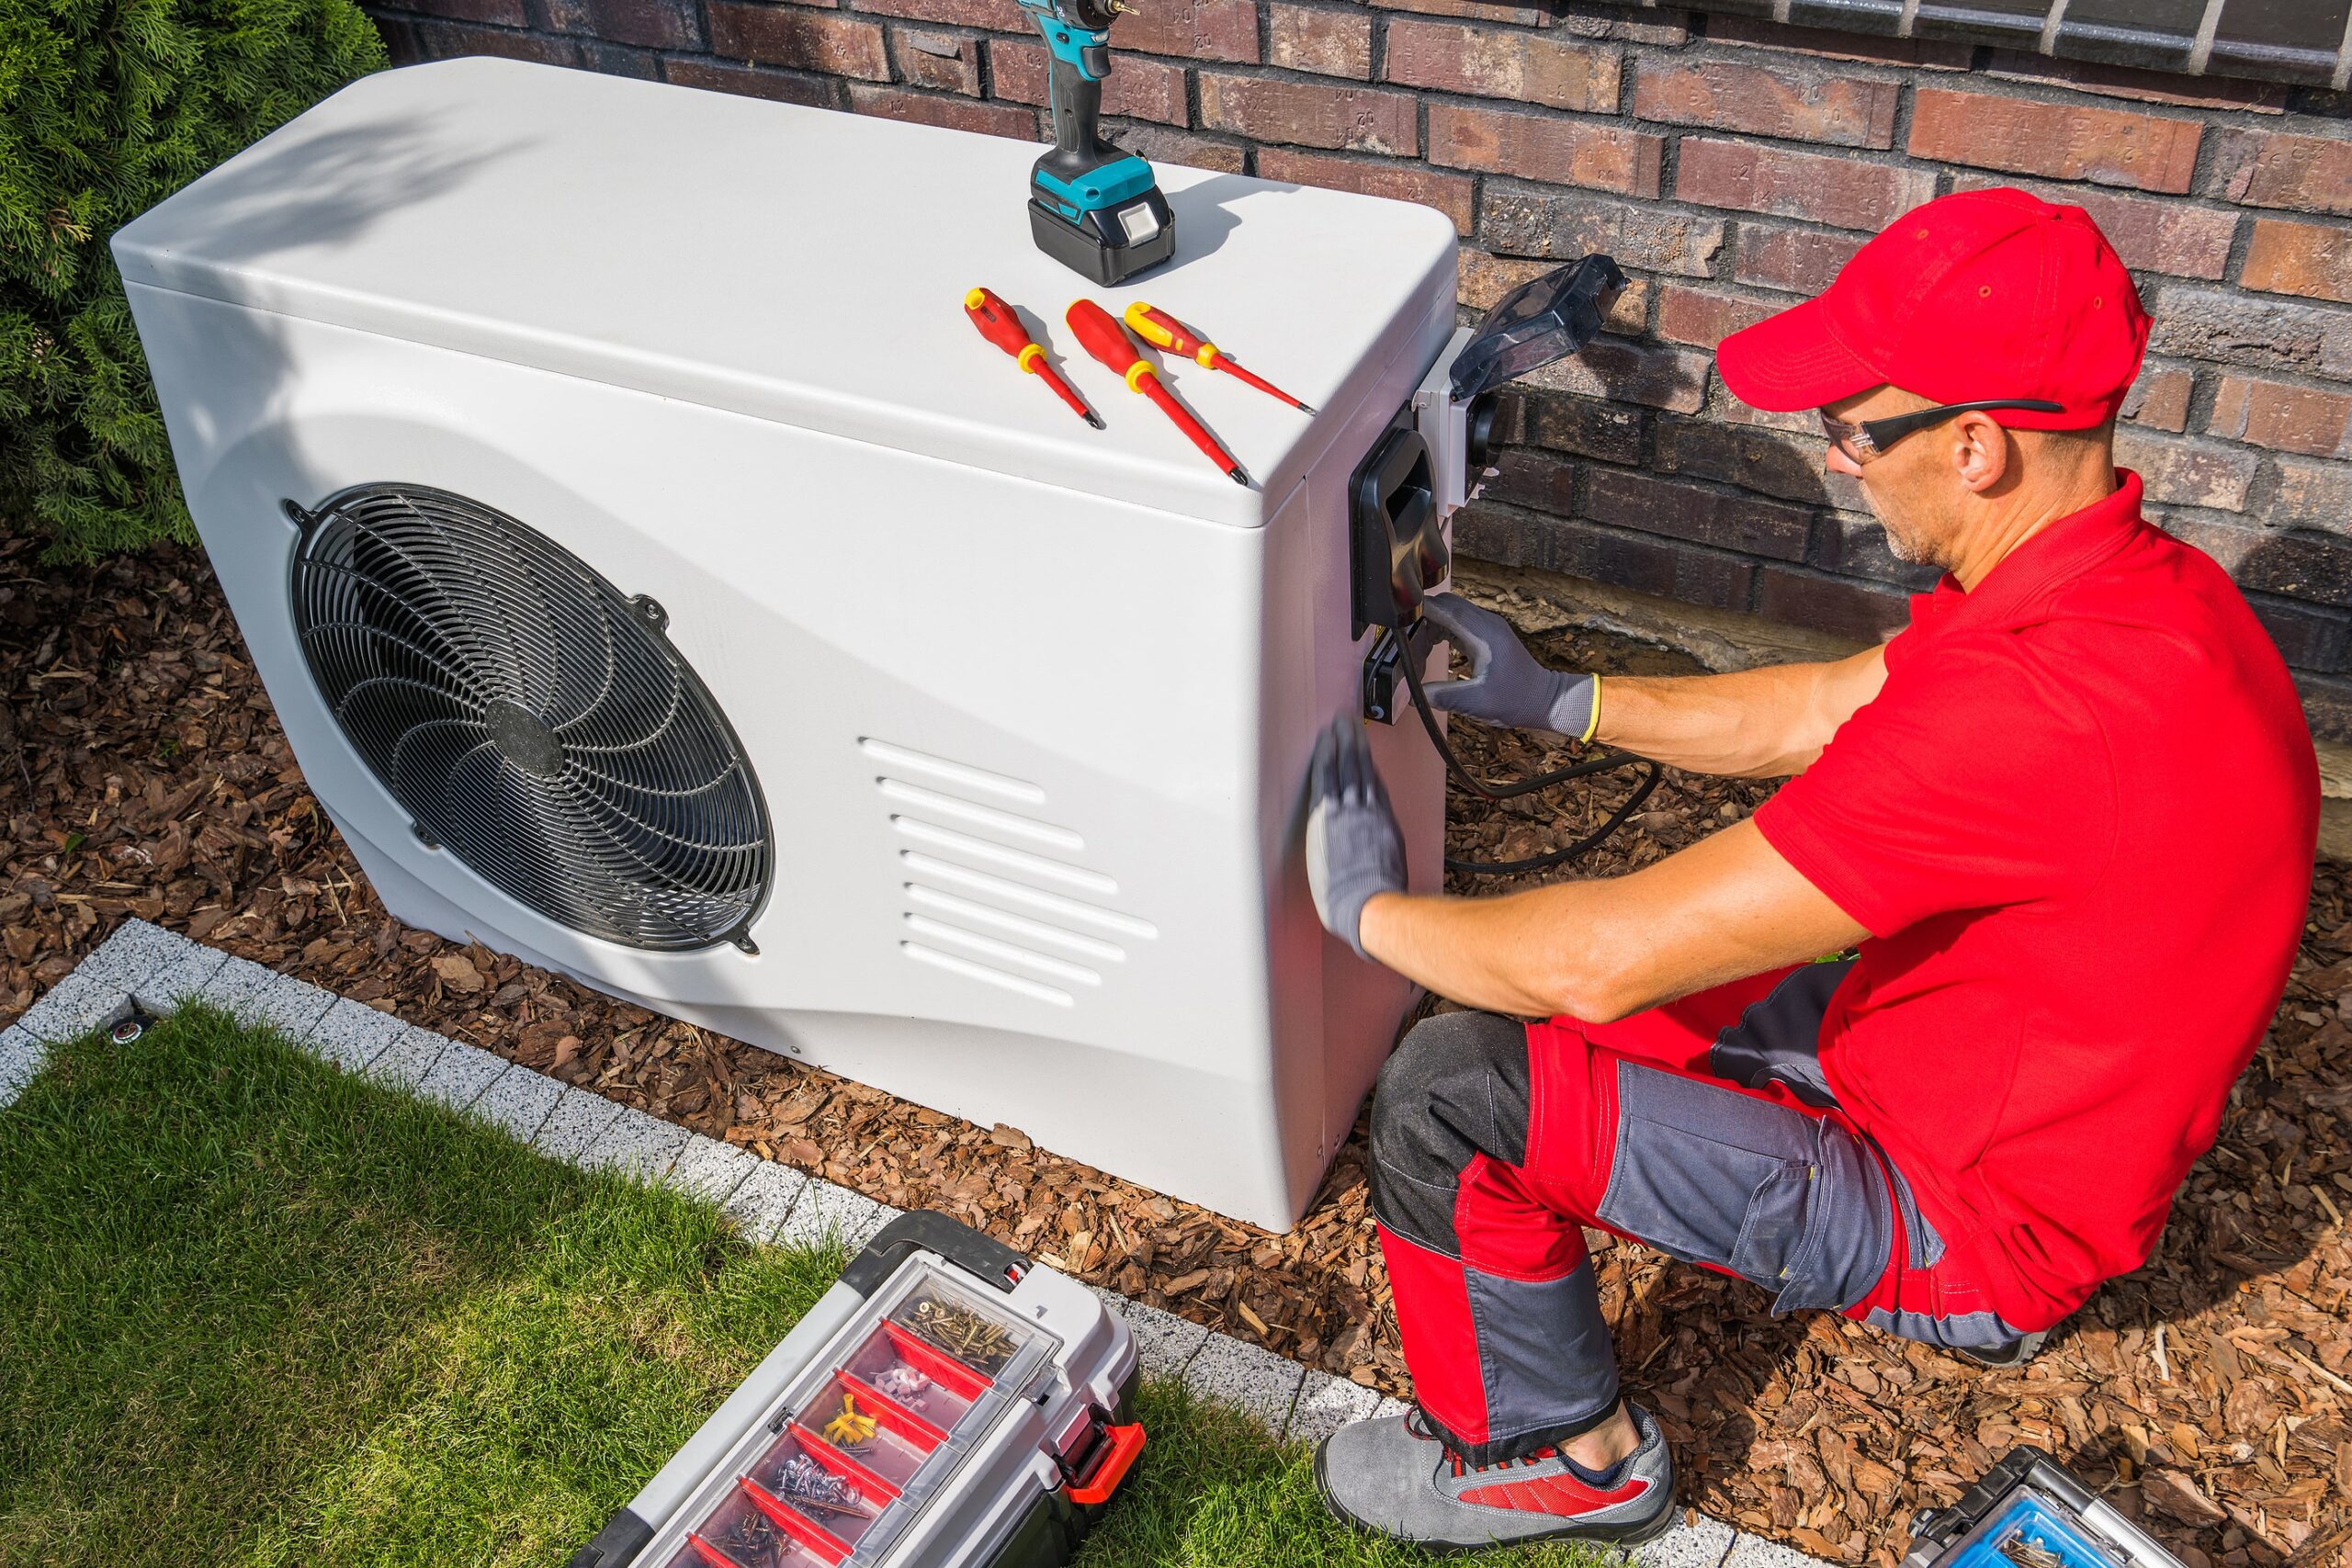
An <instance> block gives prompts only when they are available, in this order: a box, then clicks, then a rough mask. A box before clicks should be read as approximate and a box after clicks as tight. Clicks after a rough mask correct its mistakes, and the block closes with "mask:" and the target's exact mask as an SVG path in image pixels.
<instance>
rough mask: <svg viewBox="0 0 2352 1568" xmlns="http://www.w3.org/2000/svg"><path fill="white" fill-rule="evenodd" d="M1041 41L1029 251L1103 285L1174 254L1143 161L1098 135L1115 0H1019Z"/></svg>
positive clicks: (1165, 214)
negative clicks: (1044, 142)
mask: <svg viewBox="0 0 2352 1568" xmlns="http://www.w3.org/2000/svg"><path fill="white" fill-rule="evenodd" d="M1020 4H1021V6H1022V8H1023V10H1025V11H1027V12H1028V13H1029V14H1030V15H1031V16H1032V17H1035V19H1036V23H1037V30H1038V31H1039V32H1040V33H1042V34H1043V35H1044V36H1045V39H1046V57H1047V62H1048V67H1049V70H1048V80H1049V85H1050V92H1051V98H1052V113H1053V120H1054V145H1053V150H1052V151H1051V152H1047V153H1046V154H1045V156H1043V157H1041V158H1039V159H1038V160H1037V162H1036V164H1035V166H1034V167H1033V168H1032V169H1031V171H1030V189H1029V228H1030V231H1031V233H1032V234H1033V235H1034V236H1035V239H1036V242H1037V247H1038V249H1040V250H1042V251H1044V252H1045V253H1046V254H1047V255H1050V256H1052V257H1054V258H1055V259H1056V260H1057V261H1059V262H1061V263H1063V264H1064V265H1067V266H1069V267H1070V268H1071V269H1072V270H1074V271H1076V272H1078V273H1080V274H1082V275H1084V276H1087V277H1089V278H1091V279H1092V280H1093V281H1094V282H1096V283H1098V284H1101V285H1103V286H1105V287H1108V286H1110V285H1112V284H1115V283H1118V282H1121V281H1123V280H1124V279H1125V278H1129V277H1133V276H1135V275H1136V274H1137V273H1139V272H1143V271H1145V270H1147V269H1148V268H1150V267H1154V266H1157V265H1159V264H1160V263H1161V262H1164V261H1166V260H1167V259H1168V258H1169V257H1170V255H1171V254H1174V252H1175V248H1176V233H1175V215H1174V214H1173V213H1172V212H1171V211H1170V209H1169V206H1168V198H1167V197H1165V196H1162V195H1161V194H1160V191H1159V181H1157V180H1156V179H1154V178H1153V177H1152V173H1151V165H1150V164H1147V163H1145V162H1144V161H1143V160H1142V159H1141V158H1138V157H1136V155H1135V154H1134V153H1132V152H1125V151H1124V150H1123V149H1121V148H1120V147H1119V146H1118V145H1117V144H1116V143H1114V142H1111V141H1104V140H1103V131H1102V112H1103V78H1104V77H1105V76H1108V75H1109V74H1110V73H1111V50H1110V38H1111V21H1112V18H1113V17H1114V15H1115V14H1116V11H1117V9H1118V7H1117V6H1116V5H1115V4H1114V0H1020Z"/></svg>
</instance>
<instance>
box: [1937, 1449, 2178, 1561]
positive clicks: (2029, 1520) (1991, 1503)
mask: <svg viewBox="0 0 2352 1568" xmlns="http://www.w3.org/2000/svg"><path fill="white" fill-rule="evenodd" d="M1911 1536H1912V1545H1911V1550H1910V1551H1908V1552H1907V1553H1905V1556H1904V1559H1903V1568H2181V1562H2180V1559H2178V1558H2177V1557H2175V1556H2174V1555H2173V1554H2172V1553H2171V1552H2169V1551H2165V1549H2164V1548H2163V1547H2161V1546H2158V1545H2157V1544H2156V1543H2155V1542H2154V1540H2150V1539H2149V1538H2148V1535H2147V1533H2146V1532H2145V1531H2143V1530H2142V1529H2140V1527H2139V1526H2137V1525H2135V1524H2133V1523H2132V1522H2131V1520H2130V1519H2127V1518H2125V1517H2123V1516H2122V1515H2121V1514H2120V1513H2119V1512H2117V1511H2116V1509H2115V1508H2114V1506H2112V1505H2110V1504H2109V1503H2107V1502H2104V1501H2102V1500H2101V1499H2100V1498H2099V1496H2098V1495H2097V1494H2096V1493H2094V1492H2092V1491H2091V1490H2090V1489H2089V1488H2088V1487H2086V1486H2085V1485H2084V1484H2083V1483H2081V1482H2079V1481H2077V1480H2075V1478H2074V1476H2072V1475H2071V1474H2069V1473H2067V1472H2066V1470H2065V1469H2064V1466H2062V1465H2060V1464H2059V1463H2058V1462H2057V1461H2055V1460H2053V1459H2052V1458H2051V1457H2050V1456H2049V1455H2048V1454H2045V1453H2043V1452H2042V1451H2041V1450H2040V1449H2036V1448H2030V1447H2028V1448H2018V1449H2014V1450H2010V1451H2009V1452H2008V1453H2007V1454H2004V1455H2003V1456H2002V1457H2001V1461H2000V1462H1999V1463H1998V1464H1996V1465H1995V1466H1994V1467H1993V1468H1992V1469H1991V1470H1990V1471H1988V1472H1985V1476H1984V1478H1983V1479H1982V1480H1980V1481H1978V1482H1977V1483H1976V1484H1975V1485H1973V1486H1972V1487H1970V1488H1969V1489H1968V1491H1967V1492H1966V1493H1965V1494H1963V1495H1962V1497H1961V1499H1960V1501H1959V1502H1957V1503H1955V1504H1953V1505H1952V1506H1951V1507H1949V1508H1930V1509H1928V1510H1926V1511H1925V1512H1923V1513H1921V1514H1920V1515H1919V1516H1918V1517H1916V1518H1915V1519H1913V1520H1912V1522H1911Z"/></svg>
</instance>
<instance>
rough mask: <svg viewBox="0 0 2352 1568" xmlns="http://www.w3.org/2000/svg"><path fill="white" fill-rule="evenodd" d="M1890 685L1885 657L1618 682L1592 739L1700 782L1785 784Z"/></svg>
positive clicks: (1876, 652) (1872, 651)
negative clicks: (1712, 778) (1701, 777)
mask: <svg viewBox="0 0 2352 1568" xmlns="http://www.w3.org/2000/svg"><path fill="white" fill-rule="evenodd" d="M1885 682H1886V659H1885V654H1884V651H1883V649H1878V648H1868V649H1863V650H1862V651H1861V652H1860V653H1857V654H1854V655H1853V656H1851V657H1850V658H1847V659H1840V660H1836V661H1835V662H1832V663H1826V664H1776V665H1771V666H1768V667H1766V668H1764V669H1760V670H1742V671H1736V672H1734V673H1732V674H1728V675H1676V676H1665V677H1650V676H1638V675H1611V676H1607V677H1605V678H1604V679H1603V680H1602V681H1601V682H1600V728H1599V730H1598V732H1597V733H1596V735H1595V737H1594V738H1595V739H1598V740H1600V741H1602V742H1604V743H1606V744H1608V745H1611V746H1616V747H1621V748H1623V750H1628V751H1631V752H1633V753H1634V755H1635V756H1638V757H1649V758H1654V759H1656V760H1657V761H1661V762H1666V763H1668V764H1670V765H1671V766H1674V767H1678V768H1683V769H1687V770H1689V771H1690V772H1691V773H1716V774H1722V775H1725V776H1728V777H1732V778H1756V779H1770V778H1786V777H1788V776H1790V775H1791V774H1793V773H1803V772H1804V770H1805V769H1806V768H1807V767H1809V766H1810V765H1811V764H1812V762H1813V760H1814V759H1815V757H1818V756H1820V755H1821V749H1822V748H1823V747H1824V746H1826V745H1827V744H1829V738H1830V737H1831V736H1832V735H1834V734H1836V733H1837V732H1838V726H1839V725H1841V724H1843V723H1845V722H1846V720H1847V719H1848V718H1849V717H1851V716H1853V712H1854V710H1855V709H1856V708H1859V707H1860V706H1861V705H1863V704H1864V703H1867V702H1869V701H1870V700H1871V698H1872V697H1875V696H1876V695H1878V691H1879V688H1880V687H1881V686H1882V685H1883V684H1885Z"/></svg>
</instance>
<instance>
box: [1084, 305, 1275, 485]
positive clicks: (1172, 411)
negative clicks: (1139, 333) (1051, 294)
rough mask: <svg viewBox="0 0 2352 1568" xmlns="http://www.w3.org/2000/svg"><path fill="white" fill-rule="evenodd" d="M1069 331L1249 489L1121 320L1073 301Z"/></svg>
mask: <svg viewBox="0 0 2352 1568" xmlns="http://www.w3.org/2000/svg"><path fill="white" fill-rule="evenodd" d="M1065 319H1066V320H1067V321H1069V330H1070V331H1072V332H1074V333H1077V334H1078V341H1079V343H1080V344H1081V345H1082V346H1083V347H1084V348H1085V350H1086V352H1087V353H1089V354H1091V355H1093V356H1094V357H1095V358H1096V359H1098V360H1100V361H1102V362H1103V365H1105V366H1107V367H1109V368H1110V369H1111V370H1113V371H1114V372H1115V373H1116V374H1117V375H1118V377H1119V378H1120V379H1122V380H1124V381H1125V382H1126V384H1127V389H1128V390H1129V391H1131V392H1141V393H1142V394H1143V395H1144V396H1145V397H1147V398H1149V399H1150V400H1152V401H1153V402H1155V403H1158V404H1159V412H1162V413H1164V414H1166V415H1167V416H1168V417H1169V418H1170V419H1172V420H1174V421H1175V422H1176V428H1177V429H1179V430H1181V431H1182V432H1183V433H1184V438H1185V439H1186V440H1188V441H1190V442H1191V443H1192V444H1193V446H1197V447H1199V448H1200V449H1201V450H1202V451H1203V452H1204V453H1206V454H1208V459H1209V461H1210V462H1212V463H1215V464H1216V466H1217V467H1218V468H1223V469H1224V470H1225V472H1226V475H1227V478H1229V479H1232V480H1233V482H1234V483H1235V484H1238V485H1247V484H1248V483H1249V482H1250V476H1249V475H1248V474H1245V473H1243V472H1242V471H1241V465H1240V464H1238V463H1237V462H1235V461H1234V460H1233V454H1232V453H1230V452H1228V451H1227V450H1226V449H1225V448H1224V447H1222V446H1218V445H1217V442H1216V436H1214V435H1211V434H1209V433H1208V427H1207V426H1206V425H1204V424H1203V423H1201V422H1200V421H1199V420H1197V419H1194V418H1193V411H1192V410H1190V409H1188V408H1186V407H1185V406H1184V405H1183V404H1182V403H1180V402H1178V401H1177V400H1176V395H1175V394H1174V393H1173V392H1170V390H1169V389H1167V388H1165V387H1163V386H1161V385H1160V384H1159V371H1157V370H1155V369H1153V368H1152V367H1151V363H1150V361H1148V360H1147V359H1145V358H1144V357H1143V355H1139V354H1137V353H1136V345H1135V344H1134V342H1133V341H1132V340H1131V339H1130V338H1128V336H1127V334H1126V333H1125V331H1124V330H1123V329H1122V328H1121V327H1120V325H1119V322H1118V318H1117V317H1115V316H1114V315H1112V314H1111V312H1110V311H1108V310H1104V309H1103V307H1102V306H1100V305H1097V304H1096V303H1095V302H1094V301H1093V300H1091V299H1073V300H1071V301H1070V307H1069V315H1068V316H1067V317H1066V318H1065Z"/></svg>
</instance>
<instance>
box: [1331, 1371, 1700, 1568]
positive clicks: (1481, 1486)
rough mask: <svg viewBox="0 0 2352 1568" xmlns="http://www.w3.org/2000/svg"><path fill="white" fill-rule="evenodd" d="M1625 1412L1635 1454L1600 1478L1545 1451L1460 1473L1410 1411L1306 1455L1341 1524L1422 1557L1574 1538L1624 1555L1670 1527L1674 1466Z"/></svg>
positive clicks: (1650, 1431) (1348, 1432) (1655, 1435)
mask: <svg viewBox="0 0 2352 1568" xmlns="http://www.w3.org/2000/svg"><path fill="white" fill-rule="evenodd" d="M1625 1412H1626V1414H1627V1415H1629V1416H1632V1417H1633V1419H1634V1430H1635V1431H1636V1432H1638V1433H1640V1434H1641V1438H1642V1445H1641V1447H1640V1448H1638V1449H1635V1450H1634V1452H1633V1453H1632V1455H1631V1456H1629V1457H1628V1458H1626V1459H1624V1460H1623V1461H1620V1462H1619V1463H1618V1465H1617V1466H1616V1468H1614V1469H1613V1470H1611V1471H1610V1472H1609V1473H1608V1474H1606V1475H1604V1476H1601V1477H1599V1478H1598V1483H1596V1481H1595V1478H1593V1477H1592V1475H1591V1473H1590V1472H1582V1473H1579V1472H1578V1470H1577V1468H1576V1467H1574V1466H1572V1465H1570V1464H1569V1463H1568V1461H1566V1459H1564V1458H1562V1457H1561V1455H1560V1453H1559V1451H1558V1450H1555V1449H1543V1450H1538V1451H1537V1452H1535V1453H1533V1454H1531V1455H1529V1456H1528V1457H1527V1458H1525V1459H1515V1460H1506V1461H1503V1462H1502V1463H1500V1464H1490V1465H1486V1466H1483V1467H1479V1466H1471V1465H1465V1464H1464V1463H1463V1462H1462V1461H1460V1460H1458V1459H1456V1458H1454V1457H1453V1453H1452V1452H1451V1451H1449V1450H1447V1448H1446V1447H1445V1445H1444V1444H1443V1443H1442V1442H1440V1441H1439V1440H1438V1438H1436V1436H1435V1435H1434V1434H1433V1433H1431V1432H1430V1429H1429V1427H1427V1426H1425V1425H1423V1424H1422V1421H1421V1416H1420V1412H1419V1411H1418V1410H1416V1411H1413V1412H1411V1413H1409V1414H1408V1415H1404V1416H1388V1417H1386V1418H1385V1419H1384V1420H1377V1421H1358V1422H1356V1423H1354V1424H1353V1425H1351V1426H1347V1427H1340V1429H1339V1430H1338V1431H1336V1432H1334V1433H1332V1434H1331V1435H1330V1436H1329V1437H1328V1438H1324V1439H1323V1446H1322V1447H1321V1448H1319V1449H1317V1450H1316V1451H1315V1483H1316V1485H1317V1487H1318V1488H1320V1489H1321V1491H1322V1493H1323V1505H1324V1506H1326V1507H1328V1508H1329V1509H1330V1510H1331V1512H1332V1513H1334V1514H1336V1515H1338V1516H1339V1517H1340V1518H1342V1519H1344V1520H1346V1521H1347V1522H1348V1523H1350V1524H1351V1525H1355V1526H1358V1527H1359V1528H1361V1529H1371V1530H1377V1531H1379V1532H1380V1533H1381V1534H1383V1535H1389V1536H1395V1537H1396V1538H1397V1539H1398V1540H1408V1541H1412V1542H1415V1543H1417V1544H1418V1545H1420V1546H1422V1547H1426V1548H1427V1549H1428V1550H1430V1551H1437V1552H1448V1551H1482V1550H1484V1549H1485V1548H1487V1547H1490V1546H1516V1545H1518V1544H1520V1543H1521V1542H1522V1541H1531V1540H1562V1539H1566V1538H1569V1537H1575V1538H1577V1539H1580V1540H1600V1541H1611V1542H1614V1543H1617V1544H1619V1545H1625V1546H1630V1545H1632V1544H1634V1542H1636V1541H1644V1540H1649V1539H1650V1538H1651V1537H1652V1536H1655V1535H1658V1534H1662V1533H1663V1532H1664V1531H1665V1530H1666V1529H1667V1527H1668V1526H1669V1525H1671V1524H1672V1523H1673V1522H1674V1461H1673V1460H1672V1459H1671V1458H1670V1457H1669V1456H1668V1452H1667V1448H1666V1438H1665V1437H1664V1436H1663V1435H1662V1434H1661V1433H1660V1432H1659V1431H1658V1429H1657V1423H1656V1422H1654V1421H1652V1420H1651V1419H1650V1417H1649V1416H1648V1414H1647V1413H1646V1412H1645V1411H1643V1410H1642V1409H1640V1408H1639V1407H1637V1406H1635V1405H1634V1404H1631V1403H1630V1402H1629V1403H1628V1404H1626V1406H1625Z"/></svg>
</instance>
